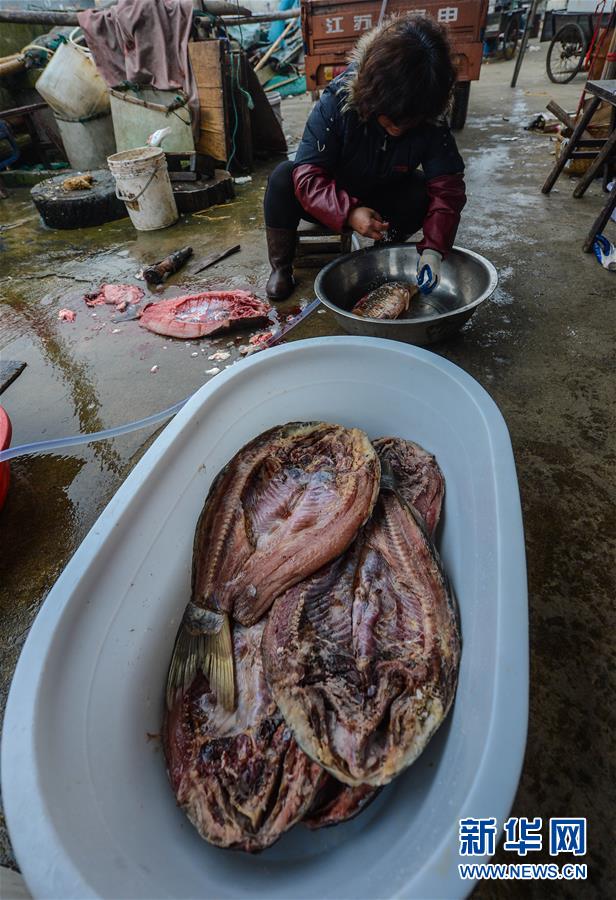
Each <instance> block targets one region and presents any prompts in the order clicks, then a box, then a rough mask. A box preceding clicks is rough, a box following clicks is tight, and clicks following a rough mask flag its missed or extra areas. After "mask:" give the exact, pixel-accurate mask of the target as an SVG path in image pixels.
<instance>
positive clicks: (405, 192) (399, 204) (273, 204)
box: [263, 160, 428, 235]
mask: <svg viewBox="0 0 616 900" xmlns="http://www.w3.org/2000/svg"><path fill="white" fill-rule="evenodd" d="M293 165H294V164H293V163H292V162H291V161H290V160H285V161H284V162H281V163H280V165H278V166H276V168H275V169H274V171H273V172H272V174H271V175H270V177H269V180H268V182H267V190H266V191H265V199H264V201H263V206H264V212H265V224H266V225H267V226H268V228H288V229H290V230H295V229H296V228H297V226H298V225H299V221H300V219H307V220H308V221H309V222H316V221H317V219H315V218H314V217H313V216H311V215H310V214H309V213H308V212H306V210H305V209H304V208H303V207H302V205H301V203H300V202H299V200H298V199H297V197H296V196H295V190H294V188H293V178H292V172H293ZM359 199H360V200H361V202H362V204H363V205H364V206H368V207H370V209H375V210H376V211H377V212H379V213H380V214H381V216H382V217H383V219H384V220H385V221H386V222H389V223H390V225H393V226H394V227H395V228H396V229H397V230H398V231H399V232H401V233H405V234H409V235H410V234H414V233H415V232H416V231H418V230H419V229H420V228H421V226H422V224H423V220H424V219H425V217H426V212H427V210H428V192H427V190H426V180H425V178H424V176H423V174H422V173H421V172H410V173H409V174H408V175H406V176H403V177H402V178H400V177H398V178H396V179H395V181H392V182H390V183H385V184H381V185H379V186H378V187H372V188H370V187H369V188H368V189H366V190H365V191H362V193H361V197H359Z"/></svg>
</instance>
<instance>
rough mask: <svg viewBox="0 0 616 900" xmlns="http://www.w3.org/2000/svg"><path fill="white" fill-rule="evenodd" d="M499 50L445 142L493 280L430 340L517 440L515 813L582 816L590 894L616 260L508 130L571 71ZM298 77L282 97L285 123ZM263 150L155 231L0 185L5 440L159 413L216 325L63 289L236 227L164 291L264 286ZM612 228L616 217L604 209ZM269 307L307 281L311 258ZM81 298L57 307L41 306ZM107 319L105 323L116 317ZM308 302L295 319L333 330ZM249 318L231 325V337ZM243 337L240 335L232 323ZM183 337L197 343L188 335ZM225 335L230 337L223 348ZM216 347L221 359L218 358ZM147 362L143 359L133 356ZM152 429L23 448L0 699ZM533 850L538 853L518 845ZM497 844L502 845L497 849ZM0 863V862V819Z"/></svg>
mask: <svg viewBox="0 0 616 900" xmlns="http://www.w3.org/2000/svg"><path fill="white" fill-rule="evenodd" d="M511 72H512V64H511V63H505V62H495V63H491V64H489V65H486V66H484V68H483V71H482V76H481V81H480V82H479V83H478V84H474V85H473V88H472V92H471V103H470V113H469V119H468V124H467V126H466V128H465V129H464V131H463V132H461V133H460V134H459V137H458V142H459V146H460V149H461V151H462V154H463V156H464V158H465V160H466V164H467V176H468V177H467V184H468V193H469V202H468V206H467V207H466V210H465V212H464V217H463V220H462V224H461V227H460V231H459V235H458V243H459V244H461V245H462V246H465V247H469V248H472V249H474V250H477V251H479V252H480V253H483V254H485V255H486V256H488V257H489V258H490V259H491V260H492V261H493V262H494V263H495V265H496V266H497V268H498V270H499V274H500V286H499V288H498V290H497V292H496V293H495V295H494V297H493V298H492V300H491V302H489V303H487V304H485V305H484V306H483V307H482V308H481V310H480V311H479V312H478V313H477V314H476V315H475V317H474V318H473V319H472V320H471V322H470V323H469V324H468V326H467V327H466V328H465V329H464V331H463V332H462V333H461V334H460V335H459V336H458V337H456V338H454V339H452V340H449V341H448V342H446V343H443V344H440V345H437V346H435V347H434V348H433V349H434V351H435V352H436V353H439V354H441V355H442V356H444V357H447V358H448V359H451V360H452V361H454V362H455V363H457V364H458V365H460V366H462V367H463V368H464V369H466V370H467V371H468V372H469V373H470V374H471V375H473V376H474V377H475V378H476V379H477V380H478V381H479V382H480V383H481V384H482V385H484V387H485V388H487V390H488V391H489V392H490V393H491V395H492V396H493V397H494V399H495V400H496V402H497V403H498V405H499V406H500V408H501V410H502V412H503V414H504V416H505V419H506V421H507V423H508V426H509V429H510V432H511V437H512V441H513V447H514V451H515V454H516V460H517V465H518V474H519V481H520V489H521V494H522V503H523V510H524V520H525V528H526V544H527V553H528V571H529V588H530V636H531V696H530V722H529V734H528V747H527V753H526V761H525V766H524V771H523V774H522V779H521V782H520V787H519V791H518V795H517V798H516V801H515V805H514V810H513V814H515V815H523V816H529V817H533V816H542V817H543V818H544V820H545V821H546V822H547V819H548V818H549V817H550V816H575V817H579V816H587V817H588V844H589V854H588V857H587V860H586V861H587V862H588V864H589V869H590V881H589V882H588V883H586V884H583V885H582V884H579V883H575V884H572V885H564V884H563V883H562V882H560V883H559V884H558V889H557V891H556V895H557V896H558V897H576V898H577V897H605V896H608V895H609V894H611V893H612V892H613V886H614V883H615V881H616V872H615V871H614V858H615V854H614V852H613V846H614V844H613V838H614V833H613V809H614V761H615V756H614V740H613V735H614V726H615V723H614V718H615V717H614V705H613V687H614V661H615V658H614V634H615V629H614V613H613V598H614V595H615V593H616V592H615V588H614V565H613V562H614V556H613V551H614V544H615V541H616V521H615V517H614V508H615V503H614V501H615V499H616V498H615V496H614V493H615V488H614V480H613V471H614V469H613V466H614V461H615V459H616V448H615V442H614V433H615V430H614V427H613V426H614V395H615V391H616V370H615V366H614V337H615V335H614V331H615V329H614V323H615V321H616V318H615V316H614V312H613V306H612V304H613V302H614V299H615V296H616V276H614V275H613V274H611V273H608V272H607V271H605V270H603V269H601V268H600V267H599V265H598V264H597V263H596V261H595V259H594V257H592V256H587V255H584V254H583V253H582V251H581V242H582V239H583V236H584V234H585V232H586V230H587V229H588V228H589V226H590V224H591V222H592V220H593V219H594V217H595V216H596V215H597V212H598V210H599V207H600V204H601V203H602V202H603V198H602V195H601V193H600V189H599V186H598V185H595V186H594V187H593V188H591V190H589V191H588V193H587V195H586V197H585V198H584V199H583V200H581V201H575V200H573V199H572V198H571V191H572V189H573V185H572V183H571V182H570V181H569V179H568V178H567V177H562V178H561V180H560V181H559V182H558V184H557V186H556V189H555V190H554V191H553V193H552V195H551V196H550V197H544V196H543V195H542V194H541V193H540V186H541V184H542V182H543V180H544V178H545V176H546V173H547V171H548V170H549V168H550V167H551V166H552V164H553V161H554V157H553V155H552V154H553V150H554V144H553V142H551V140H550V138H549V137H546V136H541V135H536V134H530V133H528V132H525V131H524V130H523V125H525V124H526V123H527V122H528V121H529V119H530V118H531V117H532V115H533V114H535V113H537V112H540V111H541V110H542V109H543V108H544V107H545V104H546V103H547V102H548V100H549V98H550V97H554V98H555V99H557V100H558V102H559V103H560V104H561V105H562V106H564V107H565V108H567V109H570V110H571V109H574V108H575V107H576V104H577V100H578V97H579V93H580V90H581V87H582V83H583V82H582V80H581V79H579V78H578V79H577V80H576V81H575V82H574V83H573V84H572V85H566V86H558V85H552V84H551V83H550V82H548V80H547V76H546V75H545V52H544V48H541V50H540V51H536V52H531V53H529V54H528V56H527V59H526V60H525V63H524V68H523V70H522V74H521V77H520V80H519V86H518V87H517V88H516V89H515V90H511V89H510V87H509V80H510V77H511ZM309 105H310V104H309V100H308V98H307V97H304V98H299V99H295V100H288V101H285V103H284V104H283V114H284V116H285V129H286V131H287V133H288V134H289V135H290V136H291V142H294V141H295V142H296V141H297V139H298V138H299V135H300V134H301V130H302V127H303V122H304V120H305V117H306V114H307V112H308V110H309ZM266 174H267V167H264V168H263V169H262V170H260V171H259V172H258V173H256V174H255V175H254V176H253V180H252V183H251V184H250V185H247V186H243V187H239V188H238V189H237V195H238V196H237V200H236V201H235V202H234V203H233V204H232V205H229V206H227V207H224V208H219V209H214V210H211V211H208V212H207V213H206V214H205V215H202V216H200V217H197V216H193V217H189V218H186V219H183V220H182V221H181V222H180V223H179V224H178V225H177V226H175V227H174V228H171V229H169V230H167V231H163V232H158V233H151V234H137V233H136V232H135V231H134V230H133V229H132V227H131V225H130V223H129V220H123V221H120V222H116V223H112V224H110V225H108V226H106V227H104V228H102V229H90V230H87V231H81V232H51V231H46V230H44V229H43V228H42V227H41V225H40V224H39V222H38V219H37V217H36V216H35V215H34V212H33V208H32V206H31V204H30V201H29V195H28V192H27V190H25V189H22V190H18V191H14V192H12V196H11V199H10V200H8V201H5V202H4V203H2V205H1V206H0V210H1V215H2V221H3V224H7V223H9V224H10V223H12V222H17V221H19V220H21V219H24V218H26V217H27V219H28V221H26V222H25V223H23V224H21V225H20V226H19V227H17V228H14V229H11V230H8V231H5V232H4V233H2V232H1V231H0V262H1V269H2V280H1V282H0V283H1V287H2V291H1V296H0V351H1V353H2V358H3V359H21V360H24V361H26V362H27V363H28V367H27V369H26V370H25V372H24V373H23V374H22V375H21V376H20V378H19V379H18V380H17V381H16V382H15V383H14V384H13V385H12V386H11V387H10V388H9V389H8V390H7V391H6V392H5V393H4V394H3V395H2V397H1V398H0V400H1V402H2V404H3V405H4V406H5V407H6V409H7V411H8V412H9V415H10V416H11V418H12V421H13V427H14V435H13V443H14V444H21V443H25V442H28V441H37V440H42V439H45V438H50V437H55V436H60V435H65V434H74V433H77V432H80V431H81V432H87V431H95V430H98V429H100V428H104V427H110V426H113V425H116V424H119V423H123V422H127V421H130V420H132V419H136V418H140V417H142V416H144V415H147V414H149V413H153V412H156V411H157V410H159V409H162V408H164V407H166V406H168V405H170V404H172V403H174V402H175V401H177V400H179V399H180V398H182V397H185V396H186V395H188V394H190V393H191V392H192V391H194V390H195V389H196V388H198V387H199V386H200V385H201V384H203V382H204V381H206V380H207V378H208V377H209V376H207V375H205V374H204V372H205V370H206V369H208V368H210V366H212V365H213V364H212V363H211V362H207V355H208V354H207V353H201V352H200V351H201V348H202V347H203V348H206V349H207V350H209V348H210V346H211V345H212V344H214V345H215V346H218V345H225V344H226V343H227V341H228V340H229V339H230V338H225V339H223V340H222V341H219V342H216V341H214V342H207V341H203V342H190V345H188V344H186V343H183V342H179V341H172V340H165V339H163V338H161V337H158V336H156V335H153V334H150V333H149V332H146V331H144V330H142V329H140V328H139V326H138V325H137V323H136V322H128V323H125V324H122V325H118V326H114V325H112V324H111V323H110V321H109V318H110V317H109V315H108V313H107V311H106V310H101V308H99V309H98V310H96V312H97V316H96V317H95V318H93V317H92V314H91V311H90V310H88V309H86V307H85V305H84V304H83V302H82V300H81V295H82V294H83V292H84V291H86V290H89V289H90V287H91V286H94V285H96V284H97V283H99V282H100V281H102V280H106V281H135V278H134V276H135V273H136V271H137V269H138V268H139V267H140V264H141V263H142V262H143V261H144V260H148V261H150V260H152V259H156V258H160V257H161V256H163V255H164V254H165V252H166V251H169V250H171V249H175V248H177V247H178V246H181V245H184V244H187V243H191V244H192V245H193V247H194V248H195V251H196V253H199V254H202V253H208V252H211V251H212V250H214V249H219V248H222V247H224V246H227V245H228V244H232V243H235V242H236V240H237V239H239V240H240V241H241V244H242V251H241V253H240V254H238V255H236V256H234V257H232V258H231V259H230V260H229V261H227V262H225V263H223V264H220V265H218V266H217V267H215V268H213V269H211V270H209V271H208V272H206V273H204V274H205V276H206V277H198V278H187V277H185V276H184V277H181V278H179V277H176V279H175V281H174V283H173V284H174V287H173V288H171V287H169V288H168V289H167V290H166V292H165V296H169V295H170V294H172V293H176V294H177V293H180V290H181V289H183V288H185V287H188V288H193V287H196V286H197V285H202V286H214V285H221V284H225V285H227V286H228V285H229V284H233V285H236V286H248V287H250V288H252V289H254V290H256V291H257V292H259V291H261V292H262V291H263V287H264V284H265V279H266V277H267V265H266V254H265V243H264V233H263V226H262V221H261V216H260V206H261V198H262V195H263V190H264V184H265V178H266ZM609 228H610V229H611V236H612V238H615V237H616V226H614V225H610V226H609ZM301 274H302V279H301V282H300V285H299V288H298V290H297V292H296V294H295V296H294V297H293V298H292V300H291V301H289V303H287V304H286V305H285V306H284V307H283V310H284V311H285V312H286V311H287V310H293V309H295V308H296V307H297V303H298V301H299V300H300V299H302V298H311V297H312V279H313V277H314V274H315V273H314V271H312V272H305V273H301ZM63 306H68V307H71V308H73V309H75V310H76V311H77V320H76V322H75V323H74V324H69V323H62V322H58V320H57V312H58V309H59V308H61V307H63ZM116 328H118V329H119V331H117V332H116V333H114V329H116ZM336 333H338V329H337V327H336V325H335V323H334V321H333V320H332V319H331V318H330V316H329V314H327V315H319V316H317V315H314V316H312V318H311V319H310V320H309V321H308V323H306V324H305V325H302V326H300V328H298V329H297V330H296V332H294V333H293V339H295V338H303V337H307V336H311V335H315V334H336ZM244 339H245V338H244ZM238 343H241V340H240V341H238ZM194 352H198V356H197V357H196V358H194V357H193V356H192V354H193V353H194ZM236 356H237V348H236V347H235V348H234V349H233V357H232V359H233V358H235V357H236ZM232 359H231V360H229V362H232ZM153 365H158V366H159V369H158V372H157V373H156V374H152V373H151V372H150V369H151V367H152V366H153ZM151 437H152V436H151V435H149V434H147V433H144V432H137V433H135V434H132V435H128V436H125V437H122V438H119V439H117V440H115V441H113V442H106V443H101V444H97V445H92V446H90V447H89V448H85V449H81V450H78V451H75V452H73V453H69V454H65V455H58V456H42V457H30V458H24V459H20V460H17V461H15V462H14V464H13V466H12V485H11V491H10V494H9V497H8V500H7V503H6V506H5V508H4V510H3V511H2V514H1V515H0V548H1V550H0V584H1V591H0V615H1V626H0V627H1V633H0V647H1V651H0V703H1V704H2V707H3V706H4V701H5V699H6V693H7V690H8V686H9V683H10V679H11V675H12V672H13V669H14V666H15V664H16V661H17V658H18V655H19V651H20V648H21V646H22V644H23V642H24V640H25V638H26V635H27V633H28V629H29V626H30V624H31V622H32V621H33V619H34V617H35V615H36V613H37V610H38V609H39V607H40V605H41V603H42V602H43V600H44V598H45V596H46V594H47V592H48V591H49V589H50V588H51V586H52V585H53V583H54V581H55V579H56V578H57V576H58V575H59V573H60V572H61V570H62V568H63V567H64V565H65V564H66V562H67V560H68V559H69V557H70V556H71V554H72V553H73V551H74V550H75V549H76V547H77V546H78V545H79V543H80V542H81V540H82V539H83V537H84V536H85V534H86V533H87V531H88V530H89V528H90V527H91V525H92V524H93V522H94V521H95V519H96V517H97V516H98V514H99V513H100V512H101V510H102V509H103V507H104V506H105V504H106V503H107V501H108V500H109V499H110V497H111V496H112V495H113V493H114V492H115V491H116V489H117V488H118V486H119V485H120V484H121V482H122V481H123V479H124V478H126V476H127V474H128V473H129V472H130V470H131V469H132V467H133V466H134V465H135V463H136V461H137V460H138V459H139V457H140V455H141V454H142V453H143V451H144V449H145V448H146V446H147V445H148V444H149V442H150V441H151ZM535 857H536V858H533V859H532V862H538V861H548V860H549V857H547V854H543V853H541V854H535ZM498 858H499V861H507V862H514V861H517V858H516V857H514V856H513V855H512V854H504V853H502V852H499V854H498ZM0 862H2V863H4V864H7V865H10V866H14V865H15V862H14V859H13V857H12V853H11V848H10V844H9V841H8V838H7V835H6V832H5V830H4V829H0ZM476 893H477V896H481V897H486V898H487V897H499V898H500V897H503V898H509V897H517V896H522V895H523V896H525V897H526V896H531V897H537V898H539V897H541V898H543V897H545V896H546V895H548V893H549V888H548V886H547V885H546V884H543V883H535V884H531V883H528V882H527V883H525V884H524V885H522V884H515V883H507V882H501V883H499V884H498V885H491V884H490V885H487V886H485V887H480V888H478V889H477V892H476Z"/></svg>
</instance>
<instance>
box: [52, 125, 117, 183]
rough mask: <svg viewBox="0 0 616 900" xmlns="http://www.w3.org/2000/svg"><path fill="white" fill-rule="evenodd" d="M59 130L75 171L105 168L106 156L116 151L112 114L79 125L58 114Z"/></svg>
mask: <svg viewBox="0 0 616 900" xmlns="http://www.w3.org/2000/svg"><path fill="white" fill-rule="evenodd" d="M55 118H56V122H57V124H58V131H59V132H60V135H61V137H62V143H63V144H64V149H65V150H66V155H67V157H68V161H69V163H70V164H71V168H72V169H77V170H78V171H79V172H85V171H86V170H88V169H106V168H107V157H108V156H111V154H112V153H115V151H116V145H115V137H114V134H113V125H112V122H111V114H110V113H107V115H103V116H95V117H94V118H91V119H85V120H81V119H78V120H77V121H76V122H74V121H70V120H69V119H63V118H62V117H61V116H58V115H56V117H55Z"/></svg>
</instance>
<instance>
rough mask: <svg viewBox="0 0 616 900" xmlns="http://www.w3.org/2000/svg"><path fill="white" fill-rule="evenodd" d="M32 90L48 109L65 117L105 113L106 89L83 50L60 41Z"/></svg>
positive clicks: (77, 117)
mask: <svg viewBox="0 0 616 900" xmlns="http://www.w3.org/2000/svg"><path fill="white" fill-rule="evenodd" d="M36 89H37V91H38V92H39V94H40V95H41V97H43V99H44V100H46V101H47V103H49V105H50V106H51V108H52V110H53V111H54V112H56V113H58V115H60V116H62V117H63V118H65V119H80V118H82V117H87V116H95V115H100V114H101V113H106V112H109V92H108V90H107V85H106V84H105V82H104V81H103V79H102V77H101V76H100V75H99V73H98V69H97V68H96V66H95V65H94V63H93V62H92V60H91V58H90V54H89V53H88V51H87V50H83V49H81V48H80V47H77V46H75V44H60V46H59V47H58V49H57V50H56V52H55V53H54V55H53V57H52V58H51V60H50V61H49V62H48V63H47V66H46V68H45V69H44V71H43V74H42V75H41V76H40V78H39V79H38V81H37V82H36Z"/></svg>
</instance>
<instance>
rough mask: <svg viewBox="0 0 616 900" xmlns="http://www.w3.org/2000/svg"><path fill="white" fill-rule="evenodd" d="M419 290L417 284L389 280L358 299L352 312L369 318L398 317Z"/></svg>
mask: <svg viewBox="0 0 616 900" xmlns="http://www.w3.org/2000/svg"><path fill="white" fill-rule="evenodd" d="M418 292H419V291H418V288H417V285H415V284H404V283H403V282H401V281H388V282H387V283H386V284H382V285H381V286H380V287H378V288H375V289H374V290H373V291H370V293H369V294H366V295H365V296H364V297H362V298H361V299H360V300H358V301H357V303H356V304H355V306H354V307H353V308H352V309H351V312H352V313H355V315H356V316H362V317H364V318H368V319H397V318H398V317H399V316H401V315H402V313H403V312H406V311H407V309H408V308H409V305H410V302H411V300H412V299H413V297H414V296H415V294H417V293H418Z"/></svg>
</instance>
